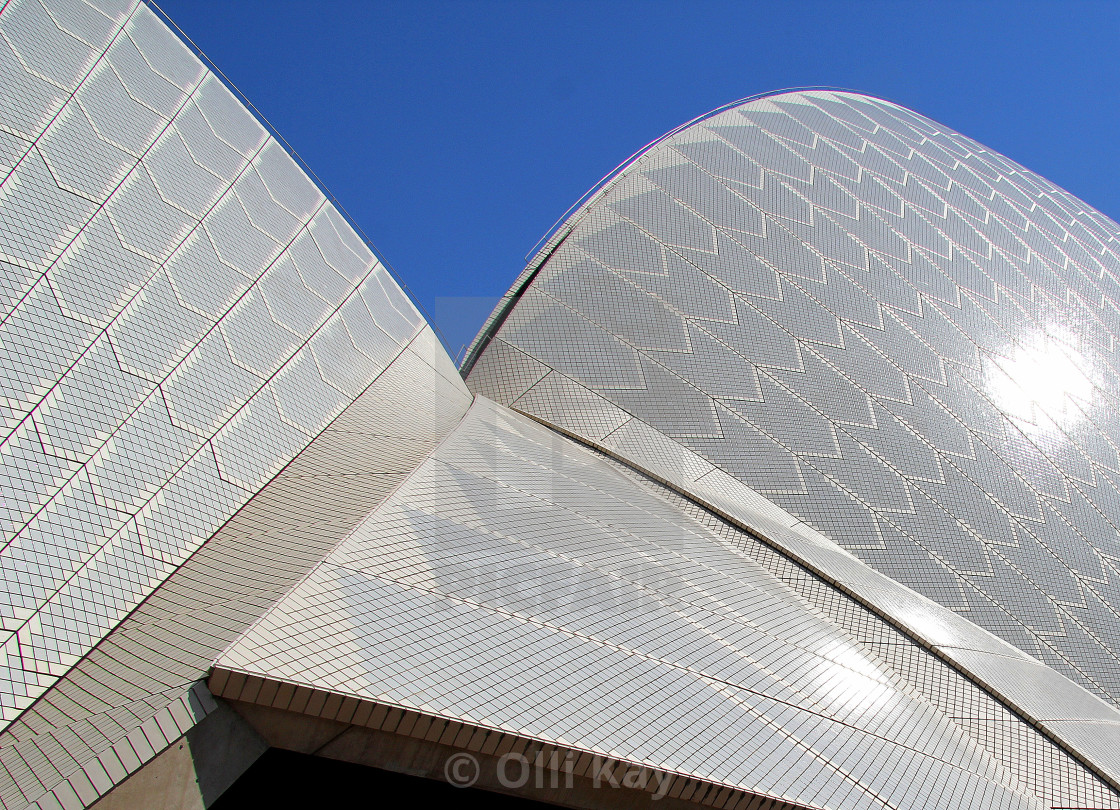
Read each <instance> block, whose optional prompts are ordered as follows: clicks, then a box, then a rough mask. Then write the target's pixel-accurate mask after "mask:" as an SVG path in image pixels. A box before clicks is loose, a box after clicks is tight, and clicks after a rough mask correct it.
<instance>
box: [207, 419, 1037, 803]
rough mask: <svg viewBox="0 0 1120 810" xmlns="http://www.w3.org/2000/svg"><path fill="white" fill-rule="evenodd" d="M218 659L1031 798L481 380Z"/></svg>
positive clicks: (633, 485)
mask: <svg viewBox="0 0 1120 810" xmlns="http://www.w3.org/2000/svg"><path fill="white" fill-rule="evenodd" d="M755 542H757V541H755ZM215 669H216V671H218V672H223V673H240V674H250V675H257V676H260V677H262V678H265V679H267V680H271V681H277V682H280V683H287V684H294V685H302V686H310V687H314V688H317V689H321V690H326V691H328V692H330V693H332V694H338V695H341V696H352V697H357V698H364V699H367V700H374V701H377V702H379V703H385V704H389V705H395V706H400V707H404V708H411V709H416V710H421V711H423V712H426V713H429V714H434V715H436V716H440V717H447V718H452V719H455V720H458V721H461V722H466V723H469V724H473V725H478V726H481V727H486V728H493V729H499V730H507V731H511V732H515V733H518V734H520V735H523V736H528V737H531V738H533V739H539V740H544V741H551V742H562V743H564V744H566V745H570V746H573V747H575V748H577V749H578V750H586V751H591V752H599V753H602V754H604V755H611V756H616V757H621V758H623V759H624V760H627V761H631V762H635V763H644V764H649V765H651V766H654V767H657V768H661V769H664V770H667V771H671V772H681V773H688V774H694V775H698V776H701V777H703V778H705V779H710V780H713V781H716V782H718V783H721V784H726V785H732V786H736V787H740V788H743V789H747V790H750V791H752V792H755V793H759V794H762V795H769V796H777V797H781V798H784V799H788V800H791V801H798V802H804V803H807V804H810V805H812V806H818V807H824V806H830V803H831V802H834V801H836V800H837V797H844V799H843V800H842V801H841V802H840V804H841V806H845V807H919V806H922V807H929V806H944V807H960V806H970V807H1020V806H1021V807H1033V806H1044V805H1041V804H1037V805H1036V802H1038V801H1039V800H1038V799H1037V797H1036V796H1034V795H1033V794H1032V793H1031V792H1030V790H1029V789H1028V788H1027V787H1026V785H1024V784H1023V783H1022V782H1021V781H1019V780H1018V779H1017V777H1015V776H1014V775H1013V774H1012V773H1011V772H1010V771H1008V770H1007V769H1006V768H1005V767H1004V766H1003V765H1002V764H1001V760H1000V758H999V757H998V755H993V754H992V753H991V752H990V751H989V750H988V749H986V748H984V747H983V746H981V745H980V744H978V743H977V741H976V740H975V739H974V738H973V737H972V736H971V735H970V734H969V733H967V732H966V731H965V730H964V729H963V728H962V727H961V726H960V725H959V724H957V723H956V722H954V721H953V720H951V719H950V718H949V717H948V716H947V715H946V714H944V713H943V712H941V711H940V710H939V709H937V708H936V707H935V706H934V705H933V704H932V703H931V702H930V701H929V700H928V699H926V698H925V697H923V696H922V695H921V694H920V693H919V692H917V691H916V690H915V689H913V688H912V687H911V686H910V685H909V684H907V683H906V682H905V681H904V680H902V679H901V678H899V677H898V676H897V675H896V674H895V673H894V672H893V671H892V670H891V669H890V668H888V667H886V666H884V665H883V664H882V663H881V661H880V660H879V659H878V658H877V656H875V655H874V654H870V653H868V652H867V651H866V650H864V649H863V648H862V647H861V645H860V644H859V643H858V642H857V641H856V640H855V639H854V638H852V637H851V636H849V635H848V634H847V633H845V632H844V631H843V630H842V629H841V628H840V627H838V626H836V625H835V624H834V623H832V622H831V621H829V620H828V619H826V618H824V617H823V616H822V615H820V614H819V613H818V612H817V611H815V610H814V609H813V608H812V607H811V606H810V605H809V604H807V603H806V602H805V601H804V600H803V599H802V598H801V597H799V595H798V594H797V593H796V592H795V591H794V590H793V589H792V588H791V587H789V586H788V585H786V584H783V583H782V582H780V581H779V579H778V578H777V577H776V576H774V574H772V573H771V572H769V571H767V570H766V568H765V567H764V566H763V565H762V564H760V563H759V562H756V561H754V560H752V559H751V558H750V557H749V556H748V555H745V554H742V553H739V552H736V551H735V550H733V549H731V548H730V547H729V546H728V544H727V543H725V542H722V541H721V539H720V538H718V537H717V536H716V535H715V534H714V533H713V532H712V531H711V530H710V529H708V528H707V527H705V526H704V525H703V524H702V523H701V522H700V521H698V520H696V519H694V518H692V517H690V516H689V515H688V514H686V513H685V512H684V511H683V510H682V509H681V508H680V507H679V506H678V505H675V504H674V503H673V502H672V501H671V500H669V499H667V498H665V497H662V496H659V495H658V494H657V493H656V492H655V491H651V490H650V489H648V488H647V487H645V486H643V485H641V484H639V483H638V482H636V481H635V480H633V479H631V478H630V477H629V476H628V474H627V473H626V472H625V468H620V467H618V466H617V465H616V464H615V463H614V462H611V461H609V460H608V459H606V458H604V457H602V456H600V455H597V454H595V453H593V452H591V451H589V450H586V449H583V448H581V447H579V446H578V445H577V444H575V443H574V442H572V441H570V440H568V439H566V438H564V437H562V436H559V435H557V434H556V433H554V432H552V431H550V430H548V429H547V428H545V427H543V426H541V425H538V424H536V423H534V422H533V421H531V420H529V419H527V418H525V417H523V416H520V415H518V414H515V413H512V412H510V411H508V410H506V409H505V408H502V407H501V406H498V405H496V404H495V403H492V402H489V401H487V400H484V399H479V400H476V403H475V405H474V406H473V407H472V409H471V411H470V412H469V413H468V414H467V416H466V418H465V419H464V420H463V422H462V423H461V424H460V425H459V426H458V427H457V428H456V429H455V430H454V431H453V432H452V433H451V434H450V435H449V436H448V437H447V438H446V439H444V441H443V442H442V443H441V444H440V446H439V447H438V448H436V450H435V451H434V452H433V454H432V455H431V456H430V457H429V458H428V459H427V460H426V461H425V462H424V463H423V464H422V465H420V467H419V468H417V470H416V472H414V473H413V474H412V475H411V476H409V478H408V479H407V480H406V481H405V482H404V483H403V484H402V485H401V487H400V488H399V489H398V490H397V491H396V492H394V493H393V495H392V496H390V497H389V498H388V499H387V500H386V501H385V502H384V503H383V504H382V505H381V506H380V507H378V509H377V510H376V511H374V512H373V513H372V514H371V515H370V516H369V518H367V519H366V520H365V521H364V522H363V523H362V524H361V525H359V526H358V527H357V528H356V529H355V530H354V532H353V533H352V534H351V535H350V536H349V537H348V538H346V539H345V540H344V541H343V542H342V543H341V544H340V545H339V546H338V547H337V548H336V549H335V550H334V551H333V552H332V553H331V554H330V555H329V556H328V557H327V558H326V559H325V560H324V561H323V562H322V563H321V564H320V565H319V566H317V567H316V568H315V570H314V571H313V572H312V573H311V575H310V576H309V577H308V578H307V579H306V580H304V581H303V582H302V583H300V585H299V586H297V587H296V588H295V589H294V590H293V591H292V592H290V593H289V594H288V595H287V596H285V597H284V598H283V599H282V600H281V601H280V602H279V603H278V604H277V606H276V607H275V608H274V609H273V610H272V611H270V612H269V613H268V614H267V615H266V616H265V617H264V618H263V619H262V620H261V621H260V622H259V623H257V624H256V625H255V626H254V627H253V628H252V629H250V630H249V631H248V632H247V633H246V634H245V635H244V636H242V638H241V639H239V640H238V642H237V643H235V644H234V645H233V646H232V647H231V648H230V649H228V650H227V651H226V652H225V653H223V655H222V656H221V657H220V658H219V660H218V661H217V663H216V664H215ZM261 691H262V692H263V690H261ZM271 693H275V690H271ZM248 699H250V700H251V699H252V697H250V698H248ZM933 773H936V774H937V776H936V780H937V783H938V785H939V787H940V788H943V790H942V791H941V792H940V794H939V795H937V796H930V790H931V788H932V785H933V782H932V781H930V780H931V779H932V778H933V777H932V774H933Z"/></svg>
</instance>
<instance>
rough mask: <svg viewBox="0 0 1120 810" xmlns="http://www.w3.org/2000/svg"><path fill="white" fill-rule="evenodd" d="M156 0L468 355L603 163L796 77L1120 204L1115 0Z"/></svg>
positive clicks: (793, 83)
mask: <svg viewBox="0 0 1120 810" xmlns="http://www.w3.org/2000/svg"><path fill="white" fill-rule="evenodd" d="M161 7H162V8H163V9H164V10H165V11H166V12H167V14H168V15H169V16H170V17H171V18H172V19H173V20H175V22H177V23H178V24H179V25H180V26H181V27H182V28H183V29H184V30H185V31H186V33H187V34H188V35H189V36H190V37H191V38H192V39H193V40H194V41H195V42H196V43H197V44H198V45H199V47H201V48H202V50H203V51H204V52H205V53H206V54H207V55H208V56H209V57H210V58H211V59H212V60H213V61H214V62H215V64H217V65H218V66H219V67H220V68H221V69H222V70H223V71H224V72H225V73H226V75H227V76H228V77H229V78H230V79H231V80H232V81H233V82H234V83H235V84H237V86H238V87H239V88H240V89H241V90H242V91H243V92H244V93H245V94H246V95H247V96H248V97H249V99H250V100H252V102H253V103H254V104H255V105H256V106H257V107H258V109H260V111H261V112H262V113H263V114H264V115H265V116H266V117H267V118H268V119H269V120H270V121H271V122H272V123H273V124H274V125H275V127H276V128H277V129H278V130H279V132H281V133H282V134H283V135H284V136H285V137H286V138H287V139H288V141H289V142H290V143H291V144H292V145H293V146H294V148H295V149H296V150H297V151H298V152H299V153H300V155H301V156H302V157H303V158H304V159H305V160H306V161H307V163H308V164H309V165H310V166H311V167H312V168H313V169H314V170H315V172H316V173H317V174H318V175H319V177H320V178H321V179H322V181H323V182H324V183H325V185H326V186H327V188H328V189H330V191H331V192H332V193H333V194H334V195H335V196H336V197H337V198H338V199H339V201H340V202H341V203H342V204H343V206H345V207H346V209H347V210H348V211H349V212H350V214H351V215H352V216H353V218H354V219H355V220H356V221H357V222H358V223H359V224H360V225H361V227H362V228H363V229H364V230H365V232H366V233H367V234H368V235H369V236H370V238H371V239H372V240H373V243H374V245H375V246H376V247H377V249H378V251H379V253H380V254H381V255H382V257H383V258H384V259H385V260H386V261H388V262H389V263H390V264H391V265H392V266H393V267H394V269H395V270H396V271H397V273H398V275H399V276H400V277H401V278H402V279H403V280H404V282H405V283H406V284H407V286H408V287H409V289H410V291H411V292H412V294H413V297H414V298H415V299H416V300H417V301H418V303H419V304H420V305H421V306H422V307H423V308H424V309H425V310H426V311H427V313H428V314H429V315H430V316H434V319H435V321H436V323H437V325H438V326H439V327H440V328H441V330H442V331H443V333H444V335H445V338H446V340H447V343H448V344H449V347H450V350H451V353H452V354H453V355H454V354H456V353H457V352H458V350H459V348H460V346H461V345H462V344H463V343H465V342H468V341H469V340H470V339H471V338H472V337H473V335H474V332H475V331H476V330H477V329H478V327H479V326H480V325H481V321H482V318H483V317H484V315H485V314H486V313H487V312H489V309H490V306H491V305H492V303H493V302H494V300H496V298H497V297H498V296H500V295H501V294H502V293H503V292H504V291H505V290H506V288H507V287H508V286H509V284H510V283H511V282H512V281H513V279H514V278H515V277H516V276H517V274H518V273H519V272H520V270H521V269H522V267H523V265H524V261H525V260H524V257H525V254H526V252H527V251H529V249H530V248H531V247H532V246H533V245H534V244H535V243H536V242H537V240H538V239H539V238H540V237H541V235H542V234H543V233H544V232H545V231H546V230H547V229H548V228H549V227H550V226H551V225H552V224H553V223H554V222H555V220H556V219H557V218H558V217H559V216H560V215H561V214H562V213H563V212H564V211H565V210H566V209H567V208H568V206H569V205H571V204H572V203H573V202H574V201H575V200H576V199H577V198H579V197H580V196H581V195H582V194H583V193H584V192H585V191H586V190H587V189H588V188H589V187H590V186H591V185H593V184H594V183H595V182H597V181H598V180H599V179H600V178H601V177H602V176H603V175H604V174H606V173H607V172H609V171H610V170H611V169H612V168H614V167H615V166H616V165H617V164H618V163H619V162H620V161H622V160H623V159H625V158H626V157H628V156H629V155H630V154H631V153H632V152H634V151H635V150H636V149H638V148H640V147H641V146H643V145H644V144H646V143H647V142H649V141H650V140H652V139H654V138H656V137H657V136H659V135H661V134H662V133H664V132H666V131H667V130H669V129H671V128H673V127H675V126H676V125H678V124H680V123H682V122H684V121H687V120H689V119H691V118H693V117H695V116H697V115H699V114H701V113H704V112H706V111H708V110H710V109H712V108H714V107H717V106H719V105H721V104H724V103H726V102H729V101H733V100H735V99H738V98H742V97H744V96H749V95H753V94H756V93H761V92H766V91H771V90H776V89H779V88H784V87H798V86H810V85H813V86H815V85H827V86H834V87H843V88H848V89H852V90H859V91H862V92H866V93H871V94H873V95H878V96H881V97H883V98H887V99H890V100H892V101H896V102H898V103H901V104H904V105H906V106H908V107H910V108H912V109H914V110H917V111H918V112H921V113H923V114H925V115H927V116H929V117H931V118H933V119H935V120H938V121H941V122H943V123H945V124H948V125H949V126H951V127H954V128H955V129H957V130H959V131H961V132H963V133H964V134H966V135H968V136H970V137H973V138H975V139H977V140H979V141H980V142H981V143H984V144H987V145H988V146H991V147H993V148H995V149H997V150H998V151H1000V152H1003V153H1004V154H1006V155H1008V156H1009V157H1011V158H1012V159H1014V160H1016V161H1018V162H1020V163H1022V164H1024V165H1026V166H1027V167H1029V168H1031V169H1033V170H1035V171H1037V172H1039V173H1040V174H1042V175H1044V176H1045V177H1047V178H1049V179H1050V180H1052V181H1054V182H1056V183H1057V184H1058V185H1060V186H1063V187H1065V188H1066V189H1068V190H1069V191H1071V192H1073V193H1074V194H1076V195H1078V196H1080V197H1082V198H1084V199H1085V200H1087V201H1088V202H1089V203H1090V204H1092V205H1094V206H1096V207H1097V208H1099V209H1100V210H1102V211H1103V212H1104V213H1105V214H1107V215H1109V216H1111V217H1112V218H1114V219H1120V137H1118V133H1120V2H1103V1H1102V2H1074V1H1073V0H1067V1H1066V2H1030V0H1019V1H1018V2H984V0H971V2H947V1H945V0H943V1H942V2H929V3H926V2H903V0H896V1H892V2H871V1H868V2H841V1H840V0H830V1H827V2H826V1H825V0H820V2H795V1H793V0H790V1H788V2H786V1H785V0H783V1H781V2H778V1H776V0H769V2H702V1H698V0H690V2H683V1H681V2H664V1H660V0H645V2H624V1H623V0H598V2H582V1H575V0H567V1H564V0H554V2H543V1H541V0H523V1H522V2H514V1H513V0H502V1H491V2H488V1H485V0H478V1H477V2H468V1H467V0H461V1H460V2H419V1H418V0H413V1H411V2H374V1H373V0H367V1H366V2H341V1H338V2H331V1H328V2H321V3H307V2H298V3H297V2H287V1H286V0H234V1H233V2H231V0H162V2H161Z"/></svg>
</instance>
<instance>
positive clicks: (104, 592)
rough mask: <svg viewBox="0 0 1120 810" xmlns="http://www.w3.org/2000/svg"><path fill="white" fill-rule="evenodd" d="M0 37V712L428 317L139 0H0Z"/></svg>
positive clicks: (16, 704) (238, 498) (336, 409)
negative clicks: (101, 0)
mask: <svg viewBox="0 0 1120 810" xmlns="http://www.w3.org/2000/svg"><path fill="white" fill-rule="evenodd" d="M0 34H2V35H3V36H2V38H0V82H2V86H3V92H0V132H2V134H0V145H2V147H3V148H0V159H2V165H0V430H2V435H3V439H2V442H0V485H2V486H3V494H4V497H3V504H2V506H0V532H2V533H3V538H2V547H0V650H2V657H0V719H2V720H3V721H4V722H8V721H10V720H12V719H13V718H14V717H16V716H17V715H18V714H19V713H20V712H21V711H23V710H24V709H26V708H27V707H28V706H29V705H30V704H31V703H32V702H33V701H34V700H35V699H36V698H37V697H38V696H39V695H41V694H42V693H43V691H44V690H45V689H46V688H47V687H49V686H50V685H51V684H52V683H54V682H55V681H56V680H57V678H58V677H59V676H61V675H63V674H65V673H66V672H67V671H68V670H69V669H70V668H71V667H72V666H73V665H74V664H75V663H76V662H77V661H78V660H79V659H80V658H81V657H82V656H84V655H85V654H86V653H88V652H89V651H90V649H91V648H92V647H93V646H94V645H96V644H97V643H98V642H99V641H100V640H101V639H102V638H104V636H105V635H106V634H107V633H108V632H109V631H110V630H112V629H113V627H115V626H116V625H117V624H118V623H119V622H120V621H121V620H122V619H124V618H125V617H126V616H127V615H128V614H129V613H130V612H131V611H132V610H133V609H135V608H136V606H137V605H138V604H139V603H140V602H141V601H142V600H143V599H144V598H145V597H147V596H148V595H149V594H150V593H152V591H153V590H154V589H155V588H156V587H158V586H159V584H160V583H161V582H163V581H164V580H165V579H166V578H167V577H168V576H169V575H170V574H171V573H172V572H173V571H174V570H175V569H176V568H178V567H179V566H180V565H181V564H182V563H183V562H184V561H185V560H186V559H187V558H188V557H189V556H190V555H191V553H192V552H194V551H195V550H196V549H197V548H198V547H199V546H200V545H201V544H202V543H203V542H204V541H205V540H206V539H207V538H209V537H210V536H211V535H212V534H213V533H214V532H215V531H216V530H217V529H218V528H219V527H220V526H221V525H222V524H223V523H225V522H226V521H227V520H228V519H229V517H230V516H231V515H232V514H233V513H234V512H236V511H237V510H238V509H239V508H240V507H241V506H242V505H243V504H244V503H245V502H246V501H247V500H249V498H250V497H252V496H253V494H254V493H256V492H257V491H258V490H259V489H260V488H261V487H262V486H263V485H264V484H265V483H266V482H267V481H268V480H269V479H270V478H272V477H273V476H274V475H275V474H276V473H277V472H278V471H279V470H280V469H281V468H282V467H283V466H284V465H285V464H287V463H288V462H289V461H291V459H292V458H293V457H294V456H295V455H297V454H298V453H299V452H300V451H301V450H302V449H303V448H304V447H306V446H307V444H308V443H309V442H310V441H311V440H312V439H313V438H314V437H315V436H316V435H317V434H318V433H319V432H320V431H321V430H322V429H323V428H324V427H325V426H326V425H327V424H328V423H329V422H330V421H331V419H332V418H333V417H335V416H336V415H337V414H339V413H340V412H341V411H342V410H343V409H345V408H346V407H347V406H348V405H349V404H350V403H351V402H352V401H353V400H354V399H355V398H356V397H357V396H358V395H359V394H360V393H361V392H362V391H363V390H364V389H365V388H366V386H367V385H369V383H370V382H371V381H372V380H373V379H374V378H375V377H376V376H377V374H378V373H380V372H381V371H382V370H383V369H385V368H386V367H387V366H388V365H389V364H390V363H391V362H392V360H393V359H394V358H395V357H396V356H397V355H398V354H399V353H400V352H401V350H402V348H403V347H404V346H405V345H406V344H407V343H408V342H409V341H410V340H411V339H412V338H413V337H414V336H415V335H416V334H417V333H418V332H419V331H420V329H421V328H422V327H423V325H424V323H423V319H422V318H421V317H420V315H419V314H418V313H417V312H416V310H415V308H414V307H413V306H412V304H411V303H410V302H409V301H408V300H407V298H406V297H405V296H404V295H403V293H401V291H400V289H399V288H398V287H397V285H396V284H395V282H394V281H393V280H392V279H391V278H390V277H389V275H388V273H387V272H386V270H385V269H384V267H382V266H381V264H380V263H379V262H378V261H377V259H376V258H375V257H374V255H373V254H372V253H371V252H370V250H369V249H368V248H367V247H366V245H365V244H364V243H363V241H362V240H361V239H360V238H359V237H358V236H357V234H355V232H354V231H353V230H352V229H351V228H350V226H349V225H347V224H346V222H345V221H344V220H343V218H342V217H341V216H340V215H339V213H338V212H337V211H336V210H335V208H334V207H333V206H332V205H331V204H330V203H329V202H328V201H327V200H326V199H325V198H324V196H323V194H322V193H321V192H320V191H319V189H318V188H317V187H316V186H315V185H314V184H313V183H312V182H311V181H310V180H309V179H308V177H307V176H306V175H305V174H304V173H303V171H302V170H301V169H300V168H299V167H298V166H297V165H296V164H295V162H294V161H293V160H292V159H291V158H290V157H289V156H288V154H287V153H286V152H285V151H284V150H283V148H281V146H280V145H279V144H278V143H277V142H276V141H275V140H273V139H272V138H271V137H270V136H269V135H268V133H267V132H266V131H265V129H264V128H263V127H262V126H261V125H260V124H258V123H257V121H256V120H255V119H254V118H253V117H252V115H250V114H249V112H248V111H247V110H246V109H245V108H244V107H243V106H242V105H241V104H240V102H238V101H237V100H236V99H235V98H234V97H233V95H232V94H231V93H230V92H229V91H228V90H227V89H226V88H225V87H224V85H223V84H222V83H221V82H220V81H218V80H217V78H216V77H215V76H214V75H212V74H211V73H210V72H209V71H208V70H207V69H206V68H205V67H204V66H203V64H202V63H201V62H200V61H199V60H198V59H197V58H196V57H195V56H194V55H193V54H192V53H191V52H190V51H189V50H188V49H187V48H186V46H185V45H184V44H183V43H182V42H180V40H179V39H178V38H177V37H175V36H174V35H172V34H171V32H170V31H169V30H168V29H167V28H166V27H165V26H164V25H163V23H162V22H160V21H159V19H158V18H157V17H156V15H155V14H154V13H153V12H152V11H151V10H150V9H149V8H148V7H147V6H145V5H136V4H134V3H125V4H122V5H120V6H114V5H113V4H112V3H106V4H104V5H103V6H102V5H98V4H93V5H90V4H87V3H84V2H76V1H75V0H59V2H45V3H41V2H39V1H38V0H14V2H9V3H7V4H6V5H5V6H4V8H3V12H2V13H0Z"/></svg>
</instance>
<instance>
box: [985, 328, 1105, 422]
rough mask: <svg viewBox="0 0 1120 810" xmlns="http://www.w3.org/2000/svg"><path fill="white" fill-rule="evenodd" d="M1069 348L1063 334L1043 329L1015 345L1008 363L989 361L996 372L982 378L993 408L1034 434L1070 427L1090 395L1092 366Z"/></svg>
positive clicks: (1067, 337)
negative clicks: (1031, 427)
mask: <svg viewBox="0 0 1120 810" xmlns="http://www.w3.org/2000/svg"><path fill="white" fill-rule="evenodd" d="M1074 344H1075V340H1074V339H1073V338H1072V335H1070V334H1069V332H1068V330H1065V329H1064V328H1062V327H1058V326H1049V327H1047V328H1046V329H1045V330H1039V331H1037V332H1034V333H1032V334H1031V335H1029V336H1027V337H1026V339H1025V340H1021V342H1020V344H1019V345H1018V346H1017V347H1016V348H1015V349H1014V350H1013V351H1012V353H1011V355H1010V357H1008V358H1002V357H1000V358H994V359H995V363H996V365H997V366H998V367H999V368H998V370H997V369H993V370H992V372H993V373H990V374H988V375H987V378H988V379H987V386H988V390H989V392H990V393H991V396H992V399H993V401H994V402H995V404H996V405H998V406H999V408H1000V409H1001V410H1003V411H1004V412H1006V413H1007V414H1008V415H1009V416H1012V417H1014V418H1017V419H1019V420H1022V421H1023V422H1026V423H1028V424H1032V425H1036V426H1038V427H1039V428H1040V429H1042V427H1043V426H1044V425H1050V424H1054V425H1057V426H1058V427H1062V428H1065V427H1070V426H1072V425H1073V424H1074V423H1075V422H1077V421H1078V420H1079V419H1081V418H1082V417H1083V416H1084V408H1085V407H1086V405H1087V404H1088V402H1089V401H1090V400H1091V398H1092V393H1093V381H1092V379H1091V375H1092V364H1091V363H1090V362H1089V360H1088V359H1087V358H1085V357H1084V356H1083V355H1082V354H1081V353H1080V352H1078V351H1077V350H1076V349H1075V348H1073V345H1074ZM1036 410H1037V411H1041V412H1042V414H1044V418H1039V414H1038V413H1037V412H1036Z"/></svg>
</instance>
